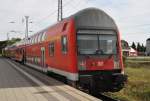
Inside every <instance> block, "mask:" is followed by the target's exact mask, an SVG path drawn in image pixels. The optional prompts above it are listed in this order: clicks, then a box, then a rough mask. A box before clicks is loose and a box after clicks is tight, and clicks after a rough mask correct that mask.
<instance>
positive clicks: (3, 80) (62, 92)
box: [0, 58, 98, 101]
mask: <svg viewBox="0 0 150 101" xmlns="http://www.w3.org/2000/svg"><path fill="white" fill-rule="evenodd" d="M9 62H10V61H8V60H7V59H4V58H0V101H96V100H97V101H98V99H96V98H94V97H92V96H90V95H88V94H85V93H83V92H81V91H79V90H76V89H75V88H72V87H70V86H68V85H65V84H63V83H61V82H59V81H57V80H54V79H53V78H50V77H48V76H46V75H43V74H42V73H38V72H34V71H31V70H30V72H31V74H32V73H33V72H34V74H35V76H36V75H38V76H39V77H41V79H44V80H45V81H46V82H47V83H45V84H43V83H42V81H39V80H37V79H36V78H35V80H33V81H32V79H31V78H34V76H33V77H32V76H31V78H28V77H26V76H25V75H23V73H21V72H19V71H18V70H17V69H15V68H14V67H13V65H11V64H10V63H9ZM15 67H17V68H19V69H21V68H24V67H25V66H19V65H15ZM26 72H28V70H27V71H26ZM34 81H37V82H39V84H36V82H34Z"/></svg>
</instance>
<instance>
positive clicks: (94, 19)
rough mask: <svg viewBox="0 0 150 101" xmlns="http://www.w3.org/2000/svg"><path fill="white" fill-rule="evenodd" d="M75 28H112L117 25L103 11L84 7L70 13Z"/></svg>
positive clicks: (115, 27) (115, 28)
mask: <svg viewBox="0 0 150 101" xmlns="http://www.w3.org/2000/svg"><path fill="white" fill-rule="evenodd" d="M72 17H74V19H75V24H76V28H77V29H80V28H94V29H114V30H117V25H116V23H115V22H114V20H113V19H112V18H111V17H110V16H109V15H108V14H106V13H105V12H104V11H102V10H100V9H97V8H86V9H83V10H81V11H79V12H78V13H76V14H74V15H72Z"/></svg>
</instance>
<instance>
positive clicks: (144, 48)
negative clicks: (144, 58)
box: [141, 44, 146, 52]
mask: <svg viewBox="0 0 150 101" xmlns="http://www.w3.org/2000/svg"><path fill="white" fill-rule="evenodd" d="M141 48H142V52H145V51H146V47H145V46H144V45H143V44H142V46H141Z"/></svg>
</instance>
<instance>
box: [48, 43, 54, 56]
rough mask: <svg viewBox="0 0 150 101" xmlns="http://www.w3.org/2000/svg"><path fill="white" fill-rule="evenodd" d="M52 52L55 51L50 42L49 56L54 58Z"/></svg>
mask: <svg viewBox="0 0 150 101" xmlns="http://www.w3.org/2000/svg"><path fill="white" fill-rule="evenodd" d="M54 51H55V47H54V42H52V43H50V44H49V55H50V56H54Z"/></svg>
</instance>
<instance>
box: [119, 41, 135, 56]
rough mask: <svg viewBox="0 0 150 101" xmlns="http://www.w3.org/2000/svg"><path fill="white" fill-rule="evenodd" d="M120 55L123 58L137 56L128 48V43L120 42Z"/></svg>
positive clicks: (133, 50)
mask: <svg viewBox="0 0 150 101" xmlns="http://www.w3.org/2000/svg"><path fill="white" fill-rule="evenodd" d="M121 45H122V53H123V55H124V56H138V52H137V51H136V50H135V49H133V48H132V47H130V46H129V44H128V42H127V41H125V40H121Z"/></svg>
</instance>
